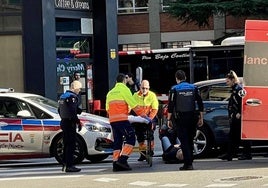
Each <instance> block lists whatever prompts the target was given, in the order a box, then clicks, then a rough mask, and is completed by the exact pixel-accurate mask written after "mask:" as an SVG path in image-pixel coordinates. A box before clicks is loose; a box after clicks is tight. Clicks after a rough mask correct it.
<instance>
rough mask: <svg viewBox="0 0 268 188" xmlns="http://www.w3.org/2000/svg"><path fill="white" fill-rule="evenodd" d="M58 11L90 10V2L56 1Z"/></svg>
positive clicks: (76, 0)
mask: <svg viewBox="0 0 268 188" xmlns="http://www.w3.org/2000/svg"><path fill="white" fill-rule="evenodd" d="M54 2H55V8H56V9H72V10H89V9H90V5H89V0H55V1H54Z"/></svg>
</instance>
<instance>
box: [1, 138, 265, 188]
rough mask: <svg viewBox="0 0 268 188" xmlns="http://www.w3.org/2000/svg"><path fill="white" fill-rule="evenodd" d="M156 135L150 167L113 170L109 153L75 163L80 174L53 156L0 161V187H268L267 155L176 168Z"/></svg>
mask: <svg viewBox="0 0 268 188" xmlns="http://www.w3.org/2000/svg"><path fill="white" fill-rule="evenodd" d="M161 154H162V149H161V145H160V142H159V140H158V138H157V137H156V148H155V156H154V157H153V166H152V167H149V165H148V164H147V163H146V162H138V161H137V159H138V158H139V153H138V152H134V153H133V154H132V155H131V157H130V158H129V164H130V166H131V167H132V169H133V170H132V171H125V172H113V171H112V156H110V157H109V158H107V159H106V160H104V161H103V162H100V163H91V162H89V161H87V160H85V161H83V163H82V164H79V165H77V167H79V168H81V169H82V170H81V172H79V173H63V172H62V171H61V166H60V165H59V164H58V163H57V162H56V160H55V159H53V158H46V159H28V160H12V161H0V188H17V187H18V188H29V187H31V188H54V187H55V188H106V187H107V188H126V187H127V188H128V187H130V188H144V187H148V188H155V187H159V188H161V187H162V188H176V187H186V188H188V187H189V188H192V187H193V188H199V187H212V188H213V187H215V188H219V187H238V188H252V187H256V188H258V187H268V157H264V156H262V155H259V154H258V155H254V157H253V160H246V161H239V160H237V159H234V160H233V161H222V160H220V159H217V158H215V157H210V158H203V159H195V161H194V169H195V170H192V171H179V170H178V169H179V167H180V166H182V164H165V163H164V162H163V161H162V158H161Z"/></svg>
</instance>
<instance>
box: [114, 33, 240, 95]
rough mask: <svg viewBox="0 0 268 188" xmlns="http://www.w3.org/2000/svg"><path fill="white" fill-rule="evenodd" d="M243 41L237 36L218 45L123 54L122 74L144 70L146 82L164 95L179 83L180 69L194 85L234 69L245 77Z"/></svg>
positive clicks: (120, 54)
mask: <svg viewBox="0 0 268 188" xmlns="http://www.w3.org/2000/svg"><path fill="white" fill-rule="evenodd" d="M239 39H241V40H237V37H233V39H226V40H225V41H223V42H222V45H214V46H188V47H183V48H172V49H155V50H137V51H119V71H120V72H122V73H128V72H131V73H133V74H134V73H135V72H136V69H137V68H138V67H139V68H141V69H142V71H141V72H142V74H143V75H142V79H147V80H149V81H150V89H151V90H152V91H154V92H156V93H157V94H158V95H160V96H161V95H164V96H165V95H167V94H168V92H169V89H170V88H171V86H172V85H174V84H176V82H175V72H176V71H177V70H178V69H182V70H184V71H185V72H186V75H187V81H189V82H190V83H194V82H197V81H202V80H209V79H216V78H223V77H225V75H226V74H227V73H228V72H229V71H230V70H234V71H235V72H236V73H237V75H238V76H242V75H243V56H244V38H243V37H240V38H239ZM233 41H235V42H233ZM164 98H165V97H164ZM165 100H166V98H165Z"/></svg>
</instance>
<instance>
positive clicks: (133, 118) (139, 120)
mask: <svg viewBox="0 0 268 188" xmlns="http://www.w3.org/2000/svg"><path fill="white" fill-rule="evenodd" d="M128 121H129V122H130V123H146V124H148V123H149V122H150V121H149V120H148V119H146V118H143V117H141V116H133V115H129V116H128Z"/></svg>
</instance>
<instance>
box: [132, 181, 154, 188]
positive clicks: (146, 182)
mask: <svg viewBox="0 0 268 188" xmlns="http://www.w3.org/2000/svg"><path fill="white" fill-rule="evenodd" d="M155 184H156V182H149V181H135V182H132V183H129V185H137V186H142V187H146V186H150V185H155Z"/></svg>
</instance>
